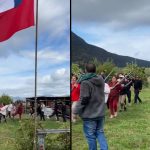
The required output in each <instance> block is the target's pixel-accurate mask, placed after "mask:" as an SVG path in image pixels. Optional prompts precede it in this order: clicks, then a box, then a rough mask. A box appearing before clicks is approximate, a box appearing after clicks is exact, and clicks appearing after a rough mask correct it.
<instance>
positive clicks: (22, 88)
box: [0, 0, 70, 97]
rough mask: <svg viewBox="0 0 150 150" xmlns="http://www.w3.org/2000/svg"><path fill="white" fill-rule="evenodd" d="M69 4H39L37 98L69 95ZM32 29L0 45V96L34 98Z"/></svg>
mask: <svg viewBox="0 0 150 150" xmlns="http://www.w3.org/2000/svg"><path fill="white" fill-rule="evenodd" d="M69 11H70V4H69V1H68V0H61V1H59V0H50V1H49V0H39V41H38V91H37V95H38V96H40V95H44V96H50V95H54V96H62V95H69V93H70V35H69V34H70V20H69V19H70V12H69ZM34 34H35V27H30V28H28V29H25V30H22V31H20V32H17V33H16V34H15V35H14V36H13V37H12V38H10V39H9V40H7V41H5V42H1V43H0V62H1V63H0V85H1V87H0V95H1V94H4V93H5V94H8V95H10V96H13V97H18V96H19V97H29V96H34V42H35V39H34Z"/></svg>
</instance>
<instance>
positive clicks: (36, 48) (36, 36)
mask: <svg viewBox="0 0 150 150" xmlns="http://www.w3.org/2000/svg"><path fill="white" fill-rule="evenodd" d="M37 52H38V0H36V28H35V91H34V101H35V123H34V125H35V133H34V134H35V135H34V148H33V149H34V150H37V142H36V132H37Z"/></svg>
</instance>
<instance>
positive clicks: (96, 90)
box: [71, 64, 142, 150]
mask: <svg viewBox="0 0 150 150" xmlns="http://www.w3.org/2000/svg"><path fill="white" fill-rule="evenodd" d="M85 70H86V73H85V74H83V75H81V76H80V77H79V79H78V77H77V76H76V75H72V80H71V100H72V122H76V119H77V116H78V115H79V116H80V117H81V118H82V120H83V130H84V134H85V137H86V139H87V142H88V145H89V149H90V150H95V149H97V144H96V139H98V142H99V144H100V146H101V149H103V150H107V149H108V145H107V140H106V138H105V135H104V130H103V126H104V118H105V108H106V106H107V108H108V109H109V112H110V116H109V117H110V119H112V118H115V117H117V116H118V110H119V112H122V111H127V104H128V105H129V106H130V105H131V87H133V88H134V102H133V103H134V104H137V103H138V101H139V103H142V100H141V99H140V97H139V93H140V91H141V90H142V80H141V79H140V78H139V77H138V76H136V77H131V76H130V74H131V73H129V74H123V73H119V74H117V75H112V73H113V72H111V73H110V74H109V75H108V76H109V77H110V76H111V80H110V81H108V78H109V77H108V76H106V75H105V72H104V71H103V72H101V74H100V75H97V74H96V66H95V65H94V64H87V65H86V68H85Z"/></svg>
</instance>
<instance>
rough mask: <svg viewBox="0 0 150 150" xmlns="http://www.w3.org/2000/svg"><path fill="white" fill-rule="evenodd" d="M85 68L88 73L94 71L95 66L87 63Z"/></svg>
mask: <svg viewBox="0 0 150 150" xmlns="http://www.w3.org/2000/svg"><path fill="white" fill-rule="evenodd" d="M85 69H86V71H87V72H88V73H96V66H95V65H94V64H87V65H86V67H85Z"/></svg>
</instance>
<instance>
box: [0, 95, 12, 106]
mask: <svg viewBox="0 0 150 150" xmlns="http://www.w3.org/2000/svg"><path fill="white" fill-rule="evenodd" d="M11 102H12V98H11V97H10V96H8V95H5V94H3V95H2V96H1V97H0V103H3V104H5V105H7V104H10V103H11Z"/></svg>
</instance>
